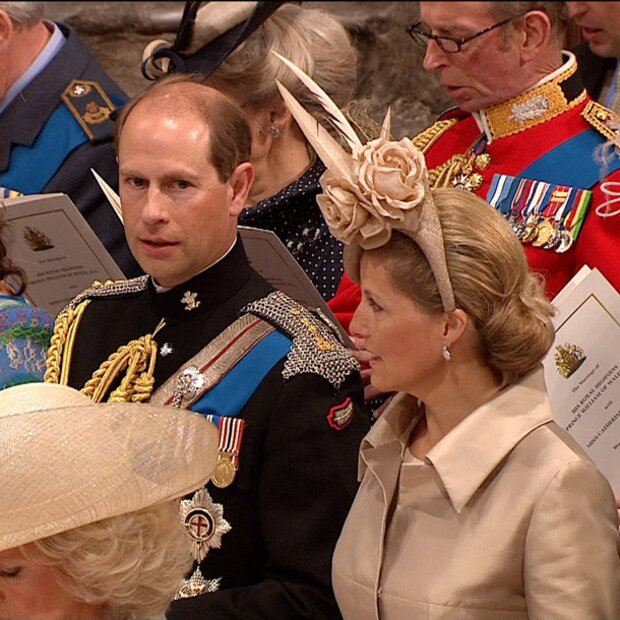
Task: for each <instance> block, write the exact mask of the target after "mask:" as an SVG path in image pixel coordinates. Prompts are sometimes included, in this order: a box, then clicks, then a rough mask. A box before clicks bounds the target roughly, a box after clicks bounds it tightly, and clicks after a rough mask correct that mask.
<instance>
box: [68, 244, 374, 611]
mask: <svg viewBox="0 0 620 620" xmlns="http://www.w3.org/2000/svg"><path fill="white" fill-rule="evenodd" d="M108 288H110V287H108ZM135 288H137V289H140V288H141V289H142V290H136V291H135V292H125V293H122V292H119V293H118V294H107V293H106V292H105V291H106V287H105V286H103V287H101V289H100V290H98V291H96V292H95V294H94V295H91V301H90V303H89V305H88V306H87V307H86V309H85V311H84V314H83V316H82V318H81V321H80V324H79V329H78V331H77V337H76V341H75V347H74V350H73V354H72V358H71V369H70V373H69V384H70V385H72V386H73V387H77V388H81V387H82V386H83V385H84V383H85V382H86V381H87V380H88V379H89V377H90V376H91V375H92V373H93V372H94V371H95V370H96V369H97V368H98V367H99V365H100V364H101V362H102V361H103V360H105V359H106V358H108V356H109V355H110V354H112V353H113V352H114V351H116V350H117V348H118V347H120V346H122V345H124V344H126V343H127V342H128V341H129V340H131V339H136V338H139V337H141V336H143V335H144V334H147V333H152V332H153V331H154V330H155V329H156V327H157V326H158V324H159V323H160V321H161V319H164V320H165V326H164V327H163V328H161V329H160V331H158V332H157V334H156V337H155V339H156V341H157V343H158V346H159V355H158V357H157V365H156V369H155V373H154V376H155V389H157V388H158V387H159V386H160V385H161V384H162V382H164V381H165V380H166V379H167V378H168V377H170V376H172V375H174V374H175V371H177V370H178V368H179V367H180V366H181V365H182V364H183V363H184V362H186V361H187V360H188V359H189V358H191V357H192V356H193V355H195V354H196V353H198V351H199V350H200V349H201V348H203V347H204V346H205V345H206V344H207V343H209V342H210V341H211V340H213V338H215V336H217V335H218V334H219V333H220V332H221V331H222V330H223V329H224V328H226V327H227V326H228V325H230V324H231V323H232V322H233V321H235V320H236V319H237V318H238V317H239V315H240V314H241V313H242V309H243V308H244V307H245V306H246V305H248V304H251V303H252V302H255V301H256V300H259V299H261V298H264V297H265V296H266V295H268V294H270V293H271V292H272V290H273V289H272V288H271V287H270V286H269V285H268V284H267V283H266V282H265V281H264V280H263V279H262V278H261V277H260V276H259V275H258V274H257V273H256V272H255V271H254V270H252V269H251V267H250V266H249V265H248V263H247V259H246V256H245V253H244V251H243V247H242V244H241V242H240V241H238V242H237V244H236V245H235V247H234V248H233V250H232V251H231V252H230V253H229V254H228V255H227V256H226V257H225V258H224V259H223V260H222V261H220V262H219V263H216V264H215V265H214V266H213V267H211V268H210V269H208V270H207V271H205V272H203V273H201V274H199V275H198V276H196V277H194V278H193V279H191V280H189V281H188V282H186V283H184V284H183V285H181V286H178V287H175V288H173V289H172V290H168V291H166V292H160V293H157V292H156V290H155V288H154V287H153V284H152V282H151V281H150V280H148V281H146V279H140V281H139V282H138V284H137V286H136V287H135ZM182 299H184V300H185V301H182ZM188 299H193V302H192V303H188ZM189 306H191V309H188V307H189ZM280 329H281V328H280ZM338 351H340V349H338ZM162 353H166V354H165V355H163V356H162ZM338 355H339V357H341V359H342V360H343V361H345V362H346V364H350V363H351V362H352V360H351V358H350V356H349V355H348V354H347V353H346V352H345V350H344V349H342V351H341V354H340V353H339V354H338ZM317 356H320V351H319V350H318V349H316V350H315V351H309V352H308V354H306V357H317ZM289 357H290V356H289ZM302 357H303V356H302ZM311 361H312V360H308V362H311ZM305 363H306V362H305V361H302V362H300V368H299V369H298V371H297V372H293V374H292V376H288V377H287V378H285V376H284V375H286V372H285V371H284V365H285V364H286V362H285V360H282V361H280V362H279V363H277V364H276V365H275V366H274V367H273V368H272V370H271V371H269V372H268V373H267V375H266V377H265V378H264V380H263V381H262V382H261V383H260V385H259V386H258V388H257V389H256V391H255V392H254V394H253V395H252V396H251V398H250V400H249V401H248V402H247V404H246V405H245V406H244V407H243V409H242V410H241V412H240V417H242V418H243V419H244V420H245V424H246V426H245V431H244V434H243V443H242V447H241V451H240V463H239V471H238V472H237V475H236V477H235V479H234V482H233V484H232V485H231V486H228V487H227V488H216V487H215V486H213V484H209V485H208V490H209V493H210V494H211V496H212V497H213V500H214V501H215V502H218V503H221V504H222V505H223V507H224V518H225V519H226V520H227V521H228V522H229V523H230V525H231V527H232V529H231V530H230V531H229V532H228V533H226V534H224V535H223V538H222V547H221V549H211V550H210V551H209V553H208V555H207V557H206V559H205V560H204V561H203V563H202V566H201V568H202V573H203V575H204V576H205V578H207V579H217V578H220V577H221V583H220V590H219V591H217V592H213V593H208V594H203V595H201V596H198V597H195V598H188V599H183V600H179V601H175V602H174V603H173V605H172V609H171V611H170V612H169V616H168V617H169V618H171V619H173V620H181V619H183V620H187V619H192V618H196V619H198V618H200V619H202V618H217V619H218V620H226V619H233V618H238V619H242V618H243V619H244V620H250V619H252V618H257V619H258V618H270V619H275V618H277V619H280V618H282V619H287V620H293V619H295V618H300V619H301V618H316V619H318V618H339V617H340V614H339V612H338V609H337V606H336V603H335V600H334V598H333V594H332V590H331V557H332V552H333V549H334V546H335V543H336V540H337V537H338V535H339V533H340V530H341V527H342V525H343V522H344V519H345V517H346V514H347V512H348V509H349V507H350V505H351V503H352V500H353V497H354V494H355V492H356V490H357V481H356V469H357V453H358V447H359V444H360V442H361V439H362V437H363V436H364V434H365V433H366V431H367V430H368V421H367V417H366V416H365V414H364V413H363V396H362V383H361V378H360V376H359V373H358V372H357V370H356V369H355V362H353V365H352V366H350V368H349V370H348V371H347V372H346V378H344V380H343V381H342V382H341V383H340V384H339V385H334V384H333V383H332V382H330V381H329V380H327V379H326V377H325V376H321V373H317V372H313V371H310V370H308V368H310V366H308V368H303V366H304V364H305ZM310 365H311V364H310ZM289 371H290V367H289ZM323 374H327V375H329V371H328V370H327V369H326V373H323ZM348 398H350V399H351V400H352V402H353V404H354V415H353V418H352V419H351V420H350V423H349V424H348V425H345V426H343V428H340V429H339V428H338V427H337V425H335V424H333V423H332V422H330V412H333V410H334V408H338V407H339V406H341V405H342V404H343V403H345V402H346V401H347V399H348Z"/></svg>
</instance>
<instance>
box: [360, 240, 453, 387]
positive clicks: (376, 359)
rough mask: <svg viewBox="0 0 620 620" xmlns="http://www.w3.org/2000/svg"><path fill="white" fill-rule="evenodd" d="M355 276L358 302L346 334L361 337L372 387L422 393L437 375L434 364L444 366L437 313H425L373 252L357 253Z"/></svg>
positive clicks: (440, 330)
mask: <svg viewBox="0 0 620 620" xmlns="http://www.w3.org/2000/svg"><path fill="white" fill-rule="evenodd" d="M360 275H361V284H362V302H361V303H360V305H359V306H358V308H357V310H356V311H355V315H354V316H353V320H352V322H351V333H352V334H353V335H355V336H360V337H362V338H363V339H364V348H365V349H366V350H367V351H368V352H369V353H370V354H371V355H372V357H371V359H370V361H369V366H370V368H371V375H370V380H371V382H372V384H373V386H374V387H376V388H377V389H378V390H380V391H382V392H391V391H403V392H408V393H409V394H414V395H415V396H417V397H419V398H423V397H424V395H425V394H426V393H427V392H428V390H429V389H431V388H432V384H433V382H434V381H436V378H437V377H438V376H439V373H438V372H437V369H438V368H439V367H441V366H442V365H443V366H445V361H444V360H443V358H442V356H441V346H442V342H443V340H442V337H441V335H442V330H443V320H442V318H443V317H442V315H432V314H429V313H427V312H424V311H423V310H421V309H420V308H419V307H418V306H417V305H416V304H415V303H414V302H413V300H412V299H411V298H410V297H408V296H407V295H405V294H404V293H402V292H401V291H399V290H397V289H396V288H394V286H393V285H392V279H391V277H390V272H389V271H388V269H387V268H386V266H385V265H384V264H383V263H382V262H381V259H380V258H378V257H377V256H376V255H375V256H373V255H372V254H369V253H367V252H366V253H364V254H363V255H362V262H361V265H360Z"/></svg>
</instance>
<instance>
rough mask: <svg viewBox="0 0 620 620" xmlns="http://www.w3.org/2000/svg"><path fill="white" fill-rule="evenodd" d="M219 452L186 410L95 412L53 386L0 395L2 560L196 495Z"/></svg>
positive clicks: (114, 407) (108, 406) (107, 408)
mask: <svg viewBox="0 0 620 620" xmlns="http://www.w3.org/2000/svg"><path fill="white" fill-rule="evenodd" d="M217 445H218V434H217V430H216V428H215V427H214V426H213V424H211V423H210V422H207V420H206V419H204V418H203V417H202V416H200V415H199V414H196V413H192V412H189V411H186V410H182V409H174V408H172V407H156V406H151V405H148V404H137V403H102V404H95V403H93V402H92V401H91V400H90V399H89V398H88V397H87V396H85V395H84V394H81V393H80V392H78V391H77V390H75V389H73V388H70V387H67V386H63V385H56V384H49V383H29V384H24V385H19V386H15V387H12V388H8V389H6V390H2V391H0V489H2V500H1V501H0V551H3V550H5V549H11V548H14V547H18V546H20V545H23V544H27V543H29V542H32V541H34V540H38V539H41V538H46V537H48V536H52V535H54V534H58V533H59V532H64V531H66V530H70V529H73V528H76V527H80V526H82V525H86V524H88V523H93V522H95V521H99V520H101V519H106V518H109V517H114V516H117V515H120V514H124V513H127V512H133V511H136V510H140V509H142V508H145V507H147V506H151V505H154V504H158V503H161V502H165V501H167V500H172V499H175V498H177V497H181V496H183V495H186V494H188V493H190V492H192V491H195V490H196V489H197V488H199V487H201V486H203V485H204V484H205V483H206V482H207V481H208V479H209V478H210V475H211V473H212V471H213V469H214V467H215V464H216V461H217Z"/></svg>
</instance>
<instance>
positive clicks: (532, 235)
mask: <svg viewBox="0 0 620 620" xmlns="http://www.w3.org/2000/svg"><path fill="white" fill-rule="evenodd" d="M537 234H538V226H537V224H536V217H534V216H533V215H530V216H529V217H528V218H527V220H526V221H525V226H524V227H523V228H522V229H521V234H520V235H517V236H518V237H519V238H520V239H521V241H522V242H523V243H530V242H531V241H533V240H534V239H536V235H537Z"/></svg>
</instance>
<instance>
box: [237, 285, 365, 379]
mask: <svg viewBox="0 0 620 620" xmlns="http://www.w3.org/2000/svg"><path fill="white" fill-rule="evenodd" d="M243 312H249V313H251V314H254V315H255V316H258V317H260V318H262V319H264V320H265V321H268V322H269V323H271V324H272V325H275V326H276V327H277V328H279V329H280V330H282V331H283V332H285V333H286V334H287V335H288V336H289V337H291V338H292V340H293V346H292V347H291V350H290V352H289V353H288V355H287V356H286V361H285V363H284V369H283V371H282V376H283V377H284V379H290V378H291V377H294V376H296V375H300V374H305V373H311V374H317V375H320V376H321V377H323V378H324V379H326V380H327V381H329V383H331V384H332V385H333V386H334V387H336V388H337V387H339V386H340V384H341V383H342V382H343V381H344V380H345V379H346V378H347V376H348V375H349V374H351V373H352V372H354V371H359V368H360V367H359V364H358V362H357V360H356V359H355V358H354V357H353V356H352V355H351V354H350V353H349V352H348V351H347V350H346V349H345V348H344V347H343V346H342V344H341V343H340V342H339V341H338V339H337V337H336V336H335V334H334V332H333V331H332V329H331V328H330V327H329V325H328V324H326V323H325V322H323V321H322V320H321V319H320V318H319V317H318V316H316V315H314V314H313V313H312V312H310V311H309V310H308V309H307V308H305V307H304V306H302V305H301V304H299V303H297V302H296V301H294V300H293V299H291V298H290V297H289V296H288V295H285V294H284V293H282V292H281V291H274V292H273V293H270V294H269V295H267V296H266V297H263V298H262V299H259V300H257V301H254V302H252V303H251V304H248V305H247V306H246V307H245V308H244V309H243Z"/></svg>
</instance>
